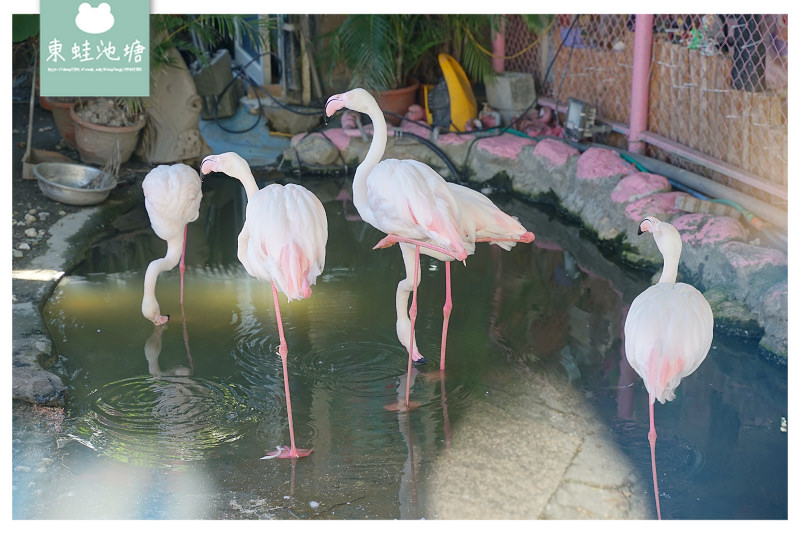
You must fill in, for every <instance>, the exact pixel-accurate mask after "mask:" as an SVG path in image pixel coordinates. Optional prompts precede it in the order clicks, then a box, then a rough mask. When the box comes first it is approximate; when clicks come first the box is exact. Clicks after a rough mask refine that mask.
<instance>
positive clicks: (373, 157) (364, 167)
mask: <svg viewBox="0 0 800 533" xmlns="http://www.w3.org/2000/svg"><path fill="white" fill-rule="evenodd" d="M366 113H367V115H368V116H369V118H370V119H371V120H372V129H373V131H372V142H371V143H370V145H369V150H367V155H366V156H364V161H362V162H361V164H360V165H358V168H357V169H356V173H355V176H354V177H353V204H354V205H355V206H356V209H358V212H359V213H360V214H361V215H362V216H363V213H364V211H363V210H362V208H363V207H366V205H367V176H369V174H370V173H371V172H372V169H374V168H375V165H377V164H378V163H380V161H381V158H383V153H384V152H385V151H386V139H387V129H386V120H385V119H384V118H383V111H381V109H380V108H379V107H378V104H377V103H375V102H370V103H369V105H368V107H367V111H366Z"/></svg>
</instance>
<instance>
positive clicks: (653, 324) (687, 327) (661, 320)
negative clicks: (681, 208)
mask: <svg viewBox="0 0 800 533" xmlns="http://www.w3.org/2000/svg"><path fill="white" fill-rule="evenodd" d="M643 232H650V233H652V234H653V238H654V239H655V241H656V246H658V249H659V251H660V252H661V255H663V256H664V268H663V270H662V272H661V277H660V279H659V280H658V283H656V284H655V285H653V286H651V287H648V288H647V289H646V290H645V291H644V292H642V293H641V294H639V296H637V297H636V298H635V299H634V300H633V303H632V304H631V307H630V310H629V311H628V316H627V318H626V319H625V356H626V357H627V359H628V362H629V363H630V364H631V367H633V369H634V370H636V372H637V373H638V374H639V375H640V376H641V377H642V379H643V380H644V385H645V387H646V388H647V392H648V395H649V401H650V432H649V434H648V440H649V441H650V461H651V463H652V470H653V489H654V491H655V498H656V511H657V514H658V518H659V520H660V519H661V504H660V502H659V498H658V478H657V476H656V429H655V424H654V420H653V404H654V403H655V401H656V400H658V401H659V402H661V403H664V402H666V401H668V400H672V399H674V398H675V389H677V388H678V385H679V384H680V382H681V379H683V378H685V377H686V376H688V375H689V374H691V373H692V372H694V371H695V370H697V367H699V366H700V363H702V362H703V360H705V358H706V355H707V354H708V350H709V349H710V348H711V341H712V338H713V336H714V315H713V314H712V312H711V306H710V305H709V304H708V301H706V299H705V298H704V297H703V295H702V294H701V293H700V291H698V290H697V289H695V288H694V287H692V286H691V285H688V284H686V283H676V279H677V276H678V263H679V261H680V257H681V248H682V243H681V236H680V234H679V233H678V230H677V229H675V226H673V225H672V224H670V223H668V222H662V221H660V220H658V219H657V218H656V217H645V219H644V220H642V222H641V223H640V224H639V234H640V235H641V234H642V233H643Z"/></svg>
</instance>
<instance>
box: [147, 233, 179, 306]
mask: <svg viewBox="0 0 800 533" xmlns="http://www.w3.org/2000/svg"><path fill="white" fill-rule="evenodd" d="M182 253H183V232H182V231H181V232H179V234H178V236H176V237H174V238H172V239H170V240H168V241H167V253H166V255H165V256H164V257H162V258H160V259H155V260H153V261H151V262H150V264H149V265H147V271H146V272H145V274H144V296H143V297H142V309H143V310H144V309H146V308H148V306H150V307H151V306H152V304H153V303H154V304H155V309H156V314H160V313H161V310H160V308H159V306H158V300H157V299H156V282H157V281H158V275H159V274H160V273H162V272H164V271H166V270H172V269H173V268H175V265H177V264H178V263H179V262H180V260H181V254H182ZM148 304H149V305H148ZM147 318H149V319H152V317H147Z"/></svg>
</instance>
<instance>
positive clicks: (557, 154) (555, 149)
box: [533, 139, 580, 167]
mask: <svg viewBox="0 0 800 533" xmlns="http://www.w3.org/2000/svg"><path fill="white" fill-rule="evenodd" d="M579 153H580V152H578V149H577V148H574V147H572V146H570V145H568V144H567V143H563V142H561V141H556V140H555V139H544V140H542V141H539V143H538V144H537V145H536V148H535V149H534V150H533V155H535V156H537V157H541V158H542V159H544V160H545V161H547V163H548V164H549V165H550V166H551V167H560V166H563V165H565V164H566V163H567V161H569V158H570V157H572V156H574V155H578V154H579Z"/></svg>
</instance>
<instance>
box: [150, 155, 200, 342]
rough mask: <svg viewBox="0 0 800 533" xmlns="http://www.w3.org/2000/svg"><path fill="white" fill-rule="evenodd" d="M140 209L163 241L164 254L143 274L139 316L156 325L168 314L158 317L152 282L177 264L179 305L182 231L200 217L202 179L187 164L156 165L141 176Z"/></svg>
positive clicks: (183, 234)
mask: <svg viewBox="0 0 800 533" xmlns="http://www.w3.org/2000/svg"><path fill="white" fill-rule="evenodd" d="M142 189H143V190H144V206H145V209H147V215H148V216H149V217H150V225H151V226H152V228H153V231H154V232H155V233H156V235H158V236H159V237H160V238H161V239H163V240H165V241H167V253H166V255H165V256H164V257H162V258H160V259H155V260H153V261H152V262H151V263H150V264H149V265H148V266H147V271H146V272H145V275H144V296H143V297H142V314H143V315H144V317H145V318H146V319H148V320H150V321H151V322H152V323H153V324H155V325H156V326H160V325H162V324H165V323H166V322H167V321H168V320H169V315H162V314H161V308H160V307H159V305H158V300H157V299H156V281H158V275H159V274H160V273H161V272H164V271H167V270H172V269H173V268H175V265H177V264H179V263H180V272H181V300H180V304H181V306H183V275H184V272H185V271H186V262H185V255H186V229H187V225H188V224H189V222H194V221H195V220H197V217H198V216H200V201H201V200H202V199H203V192H202V180H201V178H200V176H199V175H198V174H197V171H196V170H195V169H193V168H192V167H190V166H189V165H184V164H183V163H178V164H176V165H159V166H157V167H156V168H154V169H153V170H151V171H150V172H148V174H147V176H145V177H144V181H142Z"/></svg>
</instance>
